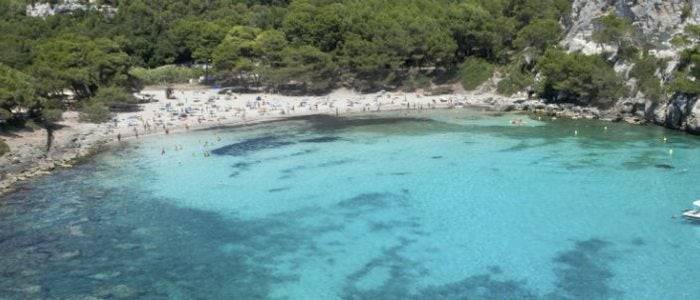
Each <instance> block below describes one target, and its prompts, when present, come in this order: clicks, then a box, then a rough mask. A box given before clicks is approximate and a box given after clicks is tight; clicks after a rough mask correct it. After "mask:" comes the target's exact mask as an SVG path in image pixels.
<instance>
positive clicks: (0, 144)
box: [0, 140, 10, 157]
mask: <svg viewBox="0 0 700 300" xmlns="http://www.w3.org/2000/svg"><path fill="white" fill-rule="evenodd" d="M6 153H10V146H8V145H7V144H6V143H5V141H3V140H0V157H2V156H3V155H5V154H6Z"/></svg>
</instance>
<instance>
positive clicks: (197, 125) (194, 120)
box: [0, 85, 532, 193]
mask: <svg viewBox="0 0 700 300" xmlns="http://www.w3.org/2000/svg"><path fill="white" fill-rule="evenodd" d="M140 95H150V96H152V97H153V99H154V100H155V101H154V102H150V103H146V104H142V105H140V110H139V111H135V112H125V113H118V114H115V115H114V117H113V119H112V121H109V122H107V123H102V124H91V123H81V122H79V121H78V118H79V114H78V113H77V112H72V111H70V112H66V113H65V114H64V116H63V121H61V122H59V125H60V129H58V130H56V131H55V134H54V140H53V143H52V146H51V148H50V150H49V151H48V152H47V151H46V148H47V147H46V134H47V133H46V131H45V130H41V129H39V130H33V131H30V130H26V131H19V132H13V133H12V134H4V135H2V136H1V138H2V139H3V140H5V142H6V143H7V144H8V145H9V146H10V149H11V152H10V153H8V154H6V155H4V156H3V157H1V158H0V193H2V192H6V191H8V190H9V189H10V188H11V187H12V186H13V184H14V183H16V182H18V181H24V180H28V179H30V178H32V177H35V176H39V175H43V174H48V173H49V172H50V171H51V170H53V169H55V168H57V167H68V166H70V165H72V164H73V163H74V161H75V160H76V159H79V158H81V157H84V156H86V155H90V154H91V153H95V152H96V151H99V149H100V148H102V147H103V146H105V145H109V144H111V143H115V142H118V141H120V140H121V141H127V140H129V139H134V138H139V137H144V136H147V135H163V136H166V135H169V134H175V133H177V132H182V131H187V130H195V129H204V128H211V127H217V126H231V125H239V124H248V123H257V122H265V121H270V120H276V119H280V118H286V117H292V116H303V115H314V114H330V115H338V116H343V115H347V114H353V113H362V112H365V113H370V112H378V111H389V110H400V109H409V110H414V109H415V110H420V109H435V108H462V107H468V106H488V107H491V108H495V109H507V107H509V106H512V104H513V103H516V102H518V103H522V101H524V100H522V99H524V98H525V97H524V96H522V95H520V96H519V97H505V96H500V95H496V94H494V93H492V92H489V91H479V90H477V91H473V92H463V91H462V92H457V93H453V94H447V95H425V94H423V93H421V92H410V93H404V92H378V93H370V94H360V93H357V92H355V91H352V90H348V89H339V90H336V91H334V92H332V93H330V94H328V95H324V96H284V95H279V94H266V93H255V94H238V93H231V92H226V91H222V90H221V89H212V88H210V87H206V86H196V85H194V86H193V85H179V86H175V87H174V99H168V98H166V93H165V87H147V88H145V89H144V90H143V91H141V93H140ZM518 99H521V100H518ZM530 101H532V100H530ZM164 138H165V137H164Z"/></svg>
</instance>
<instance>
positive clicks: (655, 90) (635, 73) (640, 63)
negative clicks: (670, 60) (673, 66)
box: [630, 54, 664, 101]
mask: <svg viewBox="0 0 700 300" xmlns="http://www.w3.org/2000/svg"><path fill="white" fill-rule="evenodd" d="M663 66H664V60H662V59H658V58H656V57H654V56H652V55H648V54H645V55H644V56H643V57H641V58H637V59H636V60H634V67H632V70H630V77H634V78H636V79H637V87H638V88H639V90H640V91H642V93H644V95H645V96H646V97H647V98H648V99H650V100H653V101H658V100H660V99H662V98H663V96H664V94H663V89H662V88H661V80H659V78H658V77H656V75H655V74H656V70H658V69H660V68H663Z"/></svg>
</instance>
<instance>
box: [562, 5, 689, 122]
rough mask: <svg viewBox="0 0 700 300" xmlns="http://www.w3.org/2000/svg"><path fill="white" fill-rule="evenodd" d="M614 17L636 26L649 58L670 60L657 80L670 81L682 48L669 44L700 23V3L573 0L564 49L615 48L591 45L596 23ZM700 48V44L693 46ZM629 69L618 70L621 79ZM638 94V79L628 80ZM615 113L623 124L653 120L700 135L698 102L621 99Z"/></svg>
mask: <svg viewBox="0 0 700 300" xmlns="http://www.w3.org/2000/svg"><path fill="white" fill-rule="evenodd" d="M610 13H614V14H617V15H618V16H622V17H626V18H628V19H629V20H631V21H632V25H633V26H634V28H635V30H636V32H637V33H638V35H639V38H641V39H644V41H645V42H648V43H650V44H651V45H652V46H653V47H654V49H652V50H651V53H652V54H654V55H655V56H657V57H661V58H666V59H668V63H667V67H666V68H665V69H663V70H659V72H658V74H657V75H658V77H659V78H660V79H661V80H662V81H665V80H668V79H669V78H670V77H671V76H672V74H673V72H674V71H675V66H676V65H677V64H678V61H679V58H680V56H679V55H680V51H682V50H683V48H682V47H676V46H674V45H672V44H671V43H670V40H671V39H672V38H673V37H674V35H677V34H680V33H682V32H683V31H684V29H685V27H686V26H688V25H689V24H700V0H574V1H573V4H572V9H571V16H570V18H569V19H568V20H566V22H565V23H566V27H567V30H566V37H565V38H564V40H563V41H562V45H563V46H565V47H566V48H567V49H569V50H570V51H581V52H583V53H585V54H600V53H603V52H608V51H610V50H611V49H613V48H614V46H612V45H599V44H597V43H595V42H593V41H592V38H591V36H592V34H593V32H594V30H595V29H596V28H595V22H594V21H595V19H597V18H599V17H601V16H604V15H606V14H610ZM694 42H695V43H697V41H694ZM630 67H631V66H629V65H623V64H620V65H616V70H617V71H618V73H619V74H621V75H622V76H623V77H626V76H627V75H626V71H628V70H629V69H630ZM627 79H628V82H629V83H630V84H629V85H630V86H631V87H632V88H633V91H634V85H635V83H634V79H630V78H627ZM610 113H611V114H617V115H618V116H619V118H620V119H628V120H638V121H649V122H653V123H655V124H658V125H662V126H666V127H669V128H674V129H680V130H685V131H688V132H692V133H700V101H698V99H697V97H695V98H688V97H687V96H685V95H672V96H671V98H670V99H664V100H662V99H647V98H646V97H645V96H644V95H643V94H641V93H637V94H636V95H635V96H634V97H629V98H625V99H620V100H619V101H618V103H617V104H616V105H615V106H614V108H613V109H612V110H611V111H610Z"/></svg>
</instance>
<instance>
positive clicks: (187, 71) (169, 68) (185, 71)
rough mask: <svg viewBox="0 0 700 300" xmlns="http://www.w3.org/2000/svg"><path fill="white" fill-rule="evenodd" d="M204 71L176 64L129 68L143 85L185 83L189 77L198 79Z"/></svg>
mask: <svg viewBox="0 0 700 300" xmlns="http://www.w3.org/2000/svg"><path fill="white" fill-rule="evenodd" d="M204 73H205V70H204V68H195V67H188V66H176V65H166V66H162V67H157V68H152V69H147V68H143V67H134V68H132V69H131V75H133V76H134V77H136V78H137V79H139V80H140V81H141V82H142V83H143V84H144V85H167V84H173V83H187V82H189V81H190V79H195V80H197V79H199V78H200V77H201V76H204Z"/></svg>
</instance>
